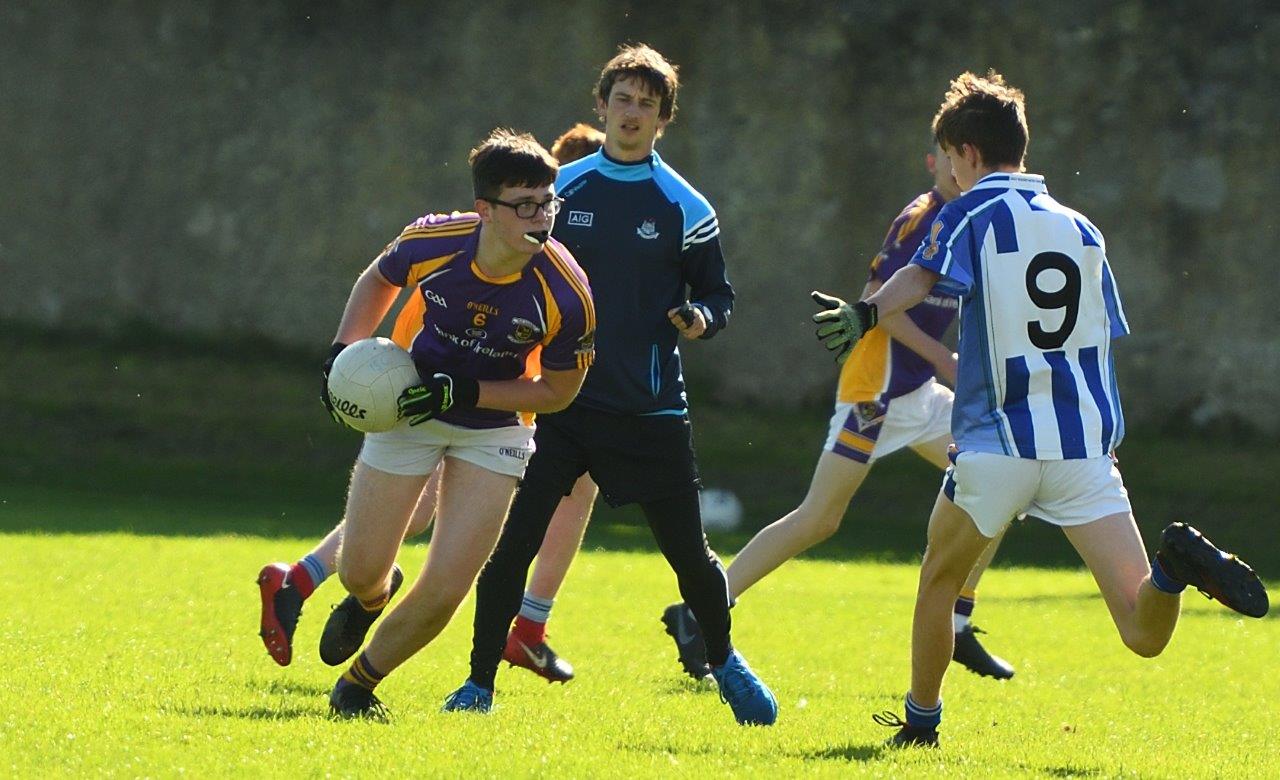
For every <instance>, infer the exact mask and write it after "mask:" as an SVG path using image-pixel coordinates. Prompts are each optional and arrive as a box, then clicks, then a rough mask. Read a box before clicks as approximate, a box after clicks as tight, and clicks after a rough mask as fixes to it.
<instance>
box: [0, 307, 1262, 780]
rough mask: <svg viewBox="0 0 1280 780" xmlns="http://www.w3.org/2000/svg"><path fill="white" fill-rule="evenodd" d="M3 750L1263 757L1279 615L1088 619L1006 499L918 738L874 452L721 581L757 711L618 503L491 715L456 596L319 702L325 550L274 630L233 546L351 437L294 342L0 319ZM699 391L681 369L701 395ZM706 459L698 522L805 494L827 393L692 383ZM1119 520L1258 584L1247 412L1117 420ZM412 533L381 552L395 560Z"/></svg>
mask: <svg viewBox="0 0 1280 780" xmlns="http://www.w3.org/2000/svg"><path fill="white" fill-rule="evenodd" d="M0 354H3V355H4V356H5V361H6V362H5V370H4V371H0V430H3V431H4V434H3V435H0V604H3V605H4V610H3V616H4V620H3V624H2V626H3V627H0V652H3V653H4V657H5V658H7V659H8V663H7V664H6V670H5V672H4V673H3V675H2V676H0V680H2V682H3V685H0V776H30V777H46V776H52V775H62V776H78V775H86V774H88V775H118V776H126V777H134V776H156V777H174V776H179V775H187V776H198V777H203V776H225V775H248V774H255V775H258V774H262V773H277V774H279V773H289V774H293V775H304V776H305V775H313V776H319V775H326V776H328V775H332V776H353V775H363V776H379V775H391V774H397V775H405V776H419V775H427V776H511V775H515V776H524V775H544V776H570V777H585V776H591V777H594V776H601V775H616V776H636V775H664V776H695V775H705V774H707V773H712V774H713V775H730V776H761V775H766V774H774V775H785V776H790V775H797V774H801V773H805V774H811V773H812V774H830V775H835V774H841V775H845V774H859V773H860V774H865V775H871V776H878V777H886V776H895V777H896V776H939V775H940V776H956V777H998V776H1024V775H1037V776H1050V777H1077V776H1080V777H1086V776H1099V777H1115V776H1132V777H1151V778H1165V777H1223V776H1236V777H1276V776H1280V759H1278V758H1277V752H1276V749H1275V737H1274V732H1275V727H1274V723H1273V722H1272V721H1273V720H1274V716H1273V714H1274V712H1275V708H1276V705H1275V702H1276V701H1280V680H1278V678H1277V675H1276V674H1275V663H1276V660H1277V657H1278V653H1280V620H1278V619H1277V618H1276V617H1275V616H1274V615H1273V616H1272V617H1269V618H1268V619H1266V620H1263V621H1252V620H1244V619H1239V620H1238V619H1236V617H1235V616H1234V614H1233V613H1229V612H1227V611H1225V610H1224V609H1222V608H1220V607H1218V606H1217V605H1214V604H1210V603H1207V602H1205V601H1204V600H1203V599H1201V598H1200V597H1198V596H1197V595H1195V594H1190V595H1188V596H1187V598H1186V600H1185V607H1184V618H1183V624H1182V625H1181V626H1180V627H1179V629H1178V633H1177V635H1176V636H1175V638H1174V641H1173V644H1172V645H1171V647H1170V648H1169V650H1168V651H1167V652H1166V653H1165V654H1164V655H1163V656H1161V657H1160V658H1158V659H1155V660H1142V659H1140V658H1138V657H1136V656H1133V655H1131V654H1130V653H1129V652H1128V651H1127V650H1125V649H1124V648H1123V646H1122V645H1121V644H1120V641H1119V639H1118V638H1117V637H1116V635H1115V631H1114V629H1113V628H1112V626H1111V624H1110V621H1109V619H1108V617H1107V613H1106V609H1105V607H1104V606H1103V604H1102V602H1101V600H1100V598H1099V597H1098V596H1097V595H1096V593H1095V590H1094V587H1093V584H1092V581H1091V580H1090V578H1089V576H1088V574H1087V573H1085V572H1083V571H1082V570H1080V568H1079V566H1078V563H1077V561H1076V559H1075V557H1074V555H1073V553H1072V552H1071V550H1070V547H1069V545H1067V544H1066V542H1065V540H1063V538H1062V536H1061V534H1059V533H1057V532H1056V531H1055V530H1053V529H1050V528H1048V527H1046V526H1044V525H1043V524H1039V523H1035V522H1028V523H1024V524H1021V525H1019V526H1018V527H1016V528H1015V529H1014V530H1013V531H1012V532H1011V533H1010V534H1009V538H1008V539H1007V541H1006V543H1005V547H1004V549H1003V550H1002V552H1001V554H1000V556H999V557H998V558H997V561H996V566H995V568H993V569H992V570H991V571H990V572H989V574H988V575H987V578H986V580H985V581H984V584H983V586H982V588H981V594H980V598H979V606H978V612H977V616H976V620H977V622H978V624H979V625H981V626H982V627H983V628H985V629H987V630H989V631H990V632H991V633H990V636H989V637H987V640H988V645H989V646H990V647H991V649H992V650H993V651H995V652H997V653H999V654H1001V655H1003V656H1005V657H1006V658H1008V659H1009V660H1010V661H1011V662H1013V663H1014V664H1015V666H1016V667H1017V668H1018V674H1017V676H1016V677H1015V678H1014V679H1013V680H1011V681H1009V682H1007V683H995V682H992V681H989V680H984V679H980V678H977V677H974V676H972V675H970V674H968V673H965V672H963V671H959V672H956V673H954V674H953V675H952V677H951V678H950V679H949V680H948V684H947V687H946V688H945V692H944V693H945V699H946V716H945V722H944V726H943V732H942V734H943V740H944V746H945V747H944V750H942V751H941V752H931V753H907V754H898V753H891V752H886V751H884V750H883V749H882V748H881V747H880V744H881V742H882V741H883V740H884V739H885V738H886V737H887V736H888V735H889V732H888V730H887V729H883V728H881V727H878V726H876V725H875V724H873V723H872V722H871V719H870V715H871V713H873V712H876V711H880V710H885V709H889V710H899V709H900V707H901V697H902V694H903V692H904V691H905V689H906V686H907V682H908V671H909V670H908V662H909V658H908V647H907V642H908V637H909V628H910V614H911V605H912V599H913V594H914V583H915V577H916V570H915V568H914V566H913V565H912V564H913V563H914V562H916V561H918V555H919V552H920V548H921V547H922V544H923V536H924V531H923V528H924V520H925V517H926V515H927V512H928V509H929V506H930V504H931V503H932V498H933V494H934V493H935V492H936V490H937V485H938V473H937V472H936V471H934V470H933V469H931V468H929V467H928V466H925V465H924V464H922V463H921V462H919V461H918V460H916V459H914V458H912V457H911V456H909V455H903V456H895V457H893V458H889V459H888V460H886V461H885V462H884V463H883V464H881V465H878V466H877V468H876V473H875V474H874V475H873V476H872V478H871V479H870V480H869V481H868V483H867V485H866V486H865V487H864V488H863V490H862V491H861V492H860V493H859V495H858V497H857V499H856V501H855V502H854V505H853V507H852V508H851V509H850V511H849V513H848V515H847V517H846V521H845V524H844V527H843V528H842V529H841V531H840V533H839V534H838V535H837V536H836V537H835V538H833V539H831V540H830V541H829V542H828V543H826V544H825V545H823V546H821V547H819V548H817V549H816V550H814V551H812V552H811V553H810V554H808V555H807V556H805V558H803V559H801V560H799V561H795V562H792V563H791V564H789V565H788V566H786V567H784V569H782V570H781V571H780V572H778V573H777V574H775V575H774V576H772V577H770V578H769V579H767V580H765V581H764V582H763V583H761V584H760V585H759V586H757V588H756V589H754V590H752V591H751V592H750V593H749V594H748V595H747V597H746V598H744V599H743V600H742V602H741V604H740V605H739V607H738V608H737V609H736V610H735V612H734V619H735V626H736V630H735V639H736V641H737V644H738V646H739V647H740V648H741V649H742V651H743V652H744V653H745V654H746V656H747V657H748V658H749V659H750V660H751V662H752V664H753V665H754V666H755V667H756V669H757V670H758V671H759V672H760V673H761V674H762V675H763V676H764V678H765V679H766V680H767V681H768V682H769V683H770V685H771V686H772V687H773V689H774V691H775V692H776V693H777V695H778V698H779V702H780V705H781V708H782V709H781V715H780V719H779V723H778V725H777V726H776V727H774V728H772V729H742V728H740V727H738V726H736V725H735V724H734V722H733V719H732V716H731V714H730V712H729V710H728V708H727V707H726V706H725V705H723V704H722V703H721V702H720V701H719V698H718V696H717V695H716V693H715V691H714V690H713V689H705V688H701V687H699V686H697V685H694V684H693V683H691V682H689V681H687V680H686V679H684V678H682V677H681V676H680V674H679V671H678V667H677V665H676V663H675V660H674V658H675V651H674V648H673V646H672V645H671V644H670V640H669V639H668V638H667V637H666V636H665V635H664V634H663V633H662V628H661V625H660V624H659V622H658V616H659V614H660V612H661V610H662V608H663V607H664V606H665V605H666V604H667V603H669V602H670V601H672V600H673V598H674V591H675V587H674V582H673V578H672V577H671V575H670V573H669V572H668V571H667V570H666V568H665V565H664V564H663V563H662V561H661V559H660V558H659V557H658V556H657V555H656V553H654V552H653V546H652V542H651V541H650V540H649V538H648V533H647V531H646V530H645V529H643V528H642V527H640V526H639V525H638V524H637V523H636V522H635V520H636V517H635V514H634V513H632V512H628V511H625V510H618V511H606V510H603V509H598V510H597V517H596V520H595V521H594V522H593V525H592V528H591V529H590V530H589V532H588V537H587V544H586V546H585V550H584V553H583V554H582V555H581V556H580V558H579V559H578V561H577V563H576V564H575V567H574V570H573V571H572V572H571V573H570V576H569V579H568V582H567V583H566V585H565V588H564V589H563V591H562V592H561V594H560V598H559V600H558V602H557V606H556V609H555V615H554V617H553V620H552V624H551V630H552V633H553V643H554V646H555V647H556V648H557V650H559V651H560V652H562V653H563V654H564V655H565V657H566V658H568V659H569V660H570V661H572V662H573V663H574V664H575V665H576V667H577V670H578V673H579V678H578V679H577V680H575V681H574V682H572V683H570V684H569V685H567V686H564V687H560V686H556V687H549V686H547V685H546V684H545V683H543V682H542V681H540V680H538V679H536V678H534V677H533V676H532V675H530V674H528V673H527V672H524V671H522V670H504V672H503V674H502V676H501V677H500V678H499V690H498V699H497V703H498V709H497V710H496V711H495V712H494V713H493V714H492V715H491V716H490V717H477V716H444V715H441V714H439V713H438V709H439V706H440V703H441V701H442V700H443V698H444V696H445V695H446V694H448V693H449V692H450V691H451V690H453V689H454V688H455V687H456V686H457V685H458V684H460V683H461V681H462V679H463V678H464V677H465V675H466V659H467V653H468V649H469V634H470V631H469V628H470V618H471V602H470V601H468V602H467V603H466V604H464V606H463V608H462V611H461V613H460V615H459V617H458V618H457V619H456V620H455V623H454V624H453V625H451V626H450V627H449V629H448V630H447V631H446V632H445V633H444V634H443V635H442V636H441V637H440V639H439V640H438V641H437V642H436V643H435V644H434V645H432V646H431V647H429V648H428V649H427V650H426V651H425V652H424V653H422V654H421V655H420V656H419V657H417V658H416V659H414V660H413V661H411V662H410V663H409V664H407V665H406V666H405V667H403V668H402V669H401V670H399V671H397V672H396V673H395V674H394V675H392V676H391V677H390V678H389V679H388V681H387V682H386V683H385V684H384V685H383V687H382V688H381V689H380V692H381V694H382V695H383V697H384V699H385V700H386V701H387V703H388V704H389V706H390V707H391V708H392V712H393V717H394V720H393V722H392V723H391V724H390V725H377V724H365V723H334V722H330V721H329V720H328V719H326V717H325V712H326V695H327V692H328V690H329V688H330V686H331V685H332V683H333V680H334V679H335V677H336V675H337V672H336V671H335V670H332V669H329V668H328V667H325V666H323V665H322V664H321V663H320V662H319V660H318V658H317V657H316V656H315V650H314V648H315V643H316V641H317V638H318V636H319V632H320V628H321V625H322V623H323V618H324V616H325V614H326V613H327V611H328V605H329V604H330V603H334V602H336V601H337V600H338V599H339V596H340V586H339V585H337V584H336V583H335V582H331V583H328V584H326V585H325V586H324V588H322V589H321V590H320V592H319V593H318V594H317V596H316V598H315V599H314V600H313V601H312V602H311V603H310V604H309V605H308V607H307V610H306V613H305V614H304V616H303V620H302V624H301V627H300V629H299V634H298V640H297V641H298V647H299V650H298V652H297V654H296V656H297V660H296V661H295V663H294V665H293V666H292V667H290V668H288V669H281V668H279V667H277V666H276V665H275V664H274V663H273V662H272V661H271V660H270V659H269V658H268V657H267V655H266V652H265V650H263V648H262V646H261V644H260V643H259V641H258V639H257V636H256V631H257V610H258V605H257V588H256V586H255V584H254V577H255V575H256V573H257V571H258V569H259V567H260V566H261V565H262V564H263V563H265V562H267V561H271V560H294V559H296V558H297V557H298V556H300V555H301V554H303V553H304V552H306V550H307V549H308V548H309V547H310V546H311V544H312V543H313V542H314V541H315V540H316V539H317V538H318V537H319V536H320V535H321V534H323V533H324V532H325V531H326V530H327V529H328V528H329V527H331V525H332V524H333V523H334V522H335V521H336V520H337V518H338V515H339V513H340V511H341V500H342V494H343V488H344V481H345V472H346V470H347V469H348V468H349V466H350V463H351V458H352V456H353V455H354V454H355V450H356V448H357V443H358V440H357V439H356V438H355V437H353V436H351V435H350V434H349V433H347V432H344V431H341V430H338V429H337V428H336V427H334V426H332V425H331V424H330V423H329V422H328V421H327V419H326V418H325V416H324V414H323V412H322V411H321V410H320V408H319V403H318V401H317V400H316V398H315V392H316V387H315V386H316V384H317V370H316V368H315V365H314V363H315V361H313V360H311V359H310V358H309V357H307V356H298V355H296V354H293V353H289V352H281V351H278V350H275V349H274V348H272V347H270V346H269V345H262V344H258V343H256V342H253V343H250V342H238V343H232V344H222V343H204V342H192V341H181V340H170V339H164V338H155V337H154V334H146V333H143V334H129V335H128V337H127V338H122V339H98V340H90V341H86V340H84V339H83V338H81V337H80V336H79V335H76V336H74V337H68V336H67V335H57V334H53V335H50V334H41V333H38V332H33V331H27V330H23V329H21V328H15V327H8V328H0ZM700 392H701V393H705V394H703V395H700ZM693 395H694V398H695V401H694V403H695V406H696V409H695V416H694V419H695V427H696V431H697V441H698V447H699V455H700V461H701V463H702V467H703V472H704V475H705V476H706V481H707V482H708V484H710V485H716V486H727V487H731V488H733V489H734V490H736V491H737V492H738V494H739V495H740V496H741V497H742V498H743V500H744V502H745V503H746V506H747V521H746V524H745V528H744V529H743V530H742V531H741V532H739V533H736V534H730V535H719V536H716V537H714V538H713V542H714V544H715V546H716V548H717V549H718V550H720V551H721V552H722V553H726V554H728V553H732V552H733V551H736V550H737V549H739V548H740V547H741V545H742V544H743V542H745V540H746V538H747V536H748V535H749V533H750V532H751V531H753V530H754V529H755V528H759V527H760V526H762V525H764V524H765V523H768V522H770V521H771V520H773V519H774V518H776V517H777V516H778V515H780V514H782V513H783V512H785V511H787V510H788V509H790V508H791V507H792V506H794V505H795V503H796V502H798V501H799V500H800V498H801V497H802V496H803V494H804V489H805V486H806V485H807V483H808V478H809V474H810V470H811V468H812V464H813V459H814V457H815V453H816V452H817V449H818V447H819V446H820V443H821V440H822V435H823V432H824V430H825V418H826V410H825V409H810V410H801V411H794V412H769V411H761V410H743V409H732V408H717V407H714V406H711V405H709V404H706V403H705V402H704V401H702V400H700V399H703V398H709V397H711V396H712V395H713V394H712V393H710V392H709V391H699V390H698V388H697V387H695V388H694V390H693ZM1121 462H1122V468H1123V469H1124V473H1125V477H1126V482H1127V484H1128V485H1129V487H1130V490H1131V491H1132V492H1133V496H1134V502H1135V507H1136V509H1137V511H1138V513H1139V521H1140V524H1141V525H1142V526H1143V530H1144V535H1145V537H1146V538H1147V540H1148V541H1149V542H1150V541H1151V540H1153V539H1154V538H1155V532H1156V531H1157V530H1158V528H1159V527H1160V526H1162V525H1163V524H1164V523H1166V522H1168V521H1170V520H1174V519H1186V520H1189V521H1191V522H1194V523H1196V524H1198V525H1201V526H1202V527H1204V528H1205V529H1206V530H1208V531H1210V533H1211V535H1212V536H1213V537H1214V538H1215V539H1216V540H1217V541H1219V542H1221V543H1223V544H1224V546H1228V547H1232V548H1234V549H1238V550H1240V551H1241V552H1242V553H1244V554H1245V555H1246V556H1247V558H1248V559H1249V560H1250V561H1251V562H1253V563H1254V564H1255V565H1256V566H1257V567H1258V569H1259V571H1260V572H1261V573H1262V575H1263V577H1264V579H1267V580H1268V582H1270V583H1271V585H1272V592H1273V594H1274V593H1275V592H1276V591H1277V587H1280V582H1278V580H1280V577H1278V575H1280V542H1278V541H1277V537H1276V533H1275V524H1274V520H1275V510H1274V505H1275V502H1274V497H1273V493H1274V492H1273V491H1272V490H1271V485H1272V484H1273V482H1274V474H1275V473H1276V472H1277V471H1278V470H1280V448H1277V447H1275V446H1274V442H1266V441H1257V440H1249V439H1248V438H1234V437H1233V438H1231V439H1225V438H1211V437H1205V436H1200V435H1194V436H1173V435H1166V434H1162V433H1159V432H1153V431H1146V432H1140V433H1138V434H1134V435H1132V436H1131V437H1130V439H1129V440H1128V441H1126V443H1125V445H1124V448H1123V449H1122V450H1121ZM423 557H424V547H423V546H422V544H421V543H417V544H414V545H412V546H410V547H408V548H406V550H405V552H404V554H403V556H402V558H401V562H402V564H405V565H406V569H407V570H410V571H413V570H416V569H417V567H419V566H420V565H421V562H422V560H423Z"/></svg>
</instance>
